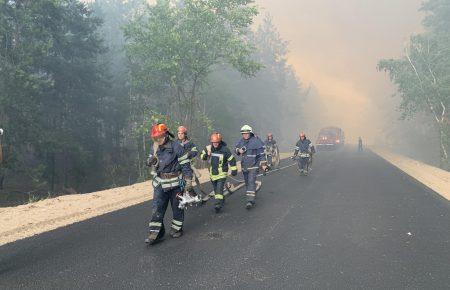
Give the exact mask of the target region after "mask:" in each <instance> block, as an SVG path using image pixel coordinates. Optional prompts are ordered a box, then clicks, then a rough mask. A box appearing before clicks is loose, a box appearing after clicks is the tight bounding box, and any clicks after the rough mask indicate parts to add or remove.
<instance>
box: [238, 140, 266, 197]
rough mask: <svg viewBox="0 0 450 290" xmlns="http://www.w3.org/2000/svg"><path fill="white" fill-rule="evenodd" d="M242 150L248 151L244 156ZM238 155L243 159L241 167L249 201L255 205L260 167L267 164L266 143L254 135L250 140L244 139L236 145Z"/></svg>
mask: <svg viewBox="0 0 450 290" xmlns="http://www.w3.org/2000/svg"><path fill="white" fill-rule="evenodd" d="M241 148H245V150H246V151H245V152H244V153H243V154H240V153H239V151H238V150H239V149H241ZM236 153H237V155H239V156H241V157H242V159H241V167H242V173H243V174H244V180H245V186H246V187H247V201H248V202H251V203H254V202H255V197H256V176H257V175H258V172H259V166H260V165H261V164H262V163H263V162H264V163H265V162H266V156H265V154H264V143H263V142H262V141H261V139H259V138H258V137H255V136H254V135H251V137H250V138H249V139H248V140H245V139H244V138H242V139H241V140H239V141H238V142H237V143H236Z"/></svg>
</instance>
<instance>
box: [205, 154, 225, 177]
mask: <svg viewBox="0 0 450 290" xmlns="http://www.w3.org/2000/svg"><path fill="white" fill-rule="evenodd" d="M211 156H212V157H217V158H219V164H218V165H217V171H218V173H217V174H213V171H212V167H211V168H210V170H209V173H210V175H211V180H212V181H215V180H218V179H222V178H225V177H227V174H228V172H224V171H223V160H224V157H225V155H224V154H221V153H212V154H211Z"/></svg>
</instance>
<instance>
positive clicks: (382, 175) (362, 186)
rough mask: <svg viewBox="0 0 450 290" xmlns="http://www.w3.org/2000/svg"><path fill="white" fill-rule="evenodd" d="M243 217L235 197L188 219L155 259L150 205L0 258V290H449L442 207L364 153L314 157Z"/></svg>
mask: <svg viewBox="0 0 450 290" xmlns="http://www.w3.org/2000/svg"><path fill="white" fill-rule="evenodd" d="M289 162H291V161H283V163H282V164H284V165H286V164H288V163H289ZM244 205H245V195H244V192H243V191H242V190H241V191H239V192H237V193H235V194H234V195H232V196H231V197H230V198H229V199H228V200H227V203H226V208H225V210H224V212H223V213H221V214H215V213H214V211H213V204H212V203H208V204H207V205H206V206H204V207H199V208H191V209H189V210H188V212H187V217H186V223H185V235H184V236H183V237H182V238H180V239H171V238H170V237H169V236H167V238H166V239H165V241H163V242H162V243H160V244H157V245H155V246H152V247H147V246H146V245H145V244H144V242H143V241H144V238H145V236H146V231H147V223H148V219H149V217H150V215H151V206H150V204H149V203H145V204H141V205H137V206H133V207H130V208H127V209H123V210H120V211H117V212H113V213H110V214H106V215H103V216H100V217H97V218H94V219H90V220H87V221H84V222H80V223H77V224H73V225H70V226H67V227H64V228H60V229H58V230H54V231H51V232H48V233H44V234H42V235H39V236H36V237H32V238H28V239H25V240H22V241H18V242H15V243H13V244H9V245H6V246H3V247H0V288H1V289H16V288H24V289H25V288H26V289H28V288H29V289H31V288H33V289H153V288H154V289H156V288H158V289H163V288H167V289H174V288H191V289H197V288H204V289H221V288H246V289H356V288H358V289H361V288H363V289H373V288H378V289H449V288H450V205H449V203H448V201H446V200H444V199H443V198H441V197H440V196H438V195H437V194H436V193H434V192H432V191H430V190H428V189H426V188H424V187H423V186H422V185H420V184H418V183H416V182H415V181H414V180H412V179H411V178H410V177H408V176H406V175H405V174H403V173H402V172H400V171H399V170H397V169H396V168H394V167H393V166H391V165H390V164H388V163H387V162H385V161H384V160H382V159H381V158H379V157H377V156H375V155H374V154H372V153H370V152H364V153H358V152H356V151H355V150H353V149H352V148H349V149H345V150H341V151H335V152H319V154H318V155H317V158H316V160H315V164H314V165H313V171H312V172H311V175H310V176H307V177H303V176H299V174H298V171H297V170H296V169H295V168H294V167H291V168H288V169H286V170H283V171H282V172H278V173H274V174H272V175H269V176H266V177H264V178H263V187H262V189H261V191H260V192H259V195H258V197H257V205H256V207H255V208H254V209H252V210H250V211H247V210H246V209H245V208H244ZM24 218H26V217H24ZM169 218H170V214H168V215H167V216H166V220H167V223H166V225H169Z"/></svg>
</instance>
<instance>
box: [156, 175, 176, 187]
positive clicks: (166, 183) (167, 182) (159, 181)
mask: <svg viewBox="0 0 450 290" xmlns="http://www.w3.org/2000/svg"><path fill="white" fill-rule="evenodd" d="M158 185H161V187H162V188H164V189H167V188H172V187H177V186H180V177H173V178H168V179H163V178H160V177H156V178H155V179H154V180H153V186H155V187H157V186H158Z"/></svg>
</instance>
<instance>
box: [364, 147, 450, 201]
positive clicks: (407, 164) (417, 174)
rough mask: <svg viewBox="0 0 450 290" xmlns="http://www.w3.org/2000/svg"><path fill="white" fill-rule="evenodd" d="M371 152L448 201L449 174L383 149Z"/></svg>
mask: <svg viewBox="0 0 450 290" xmlns="http://www.w3.org/2000/svg"><path fill="white" fill-rule="evenodd" d="M371 150H372V151H373V152H375V153H376V154H377V155H379V156H380V157H382V158H383V159H385V160H386V161H388V162H389V163H391V164H392V165H394V166H395V167H397V168H399V169H400V170H402V171H403V172H405V173H406V174H408V175H410V176H411V177H413V178H414V179H416V180H417V181H419V182H420V183H422V184H424V185H425V186H427V187H428V188H430V189H432V190H433V191H435V192H437V193H438V194H440V195H441V196H443V197H444V198H445V199H447V200H449V201H450V172H448V171H445V170H442V169H440V168H437V167H434V166H431V165H428V164H425V163H422V162H420V161H417V160H414V159H411V158H408V157H405V156H402V155H399V154H395V153H392V152H390V151H388V150H385V149H381V148H371Z"/></svg>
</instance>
